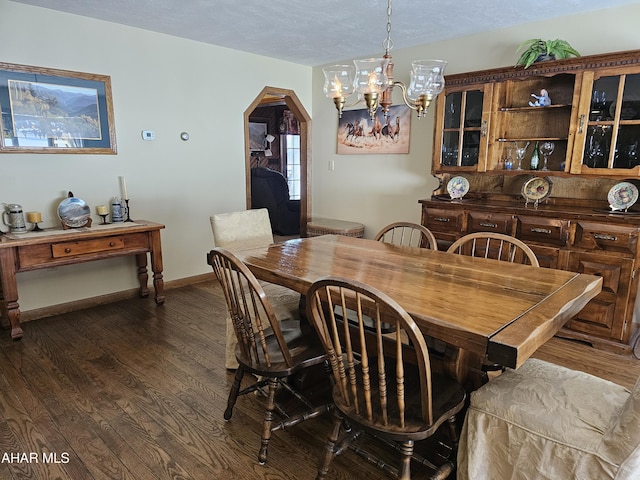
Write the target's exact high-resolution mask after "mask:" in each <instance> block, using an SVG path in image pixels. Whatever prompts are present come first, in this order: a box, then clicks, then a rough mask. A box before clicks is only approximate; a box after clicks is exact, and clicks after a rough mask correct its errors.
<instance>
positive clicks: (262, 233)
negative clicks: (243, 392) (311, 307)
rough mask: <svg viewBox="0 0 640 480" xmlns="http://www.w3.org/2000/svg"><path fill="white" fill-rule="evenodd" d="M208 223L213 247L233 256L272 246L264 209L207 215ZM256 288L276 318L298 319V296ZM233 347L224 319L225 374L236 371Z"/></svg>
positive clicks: (272, 288) (271, 288)
mask: <svg viewBox="0 0 640 480" xmlns="http://www.w3.org/2000/svg"><path fill="white" fill-rule="evenodd" d="M209 219H210V221H211V230H212V232H213V241H214V246H216V247H222V248H225V249H226V250H229V251H231V252H234V251H237V250H242V249H249V248H256V247H266V246H268V245H271V244H272V243H273V233H272V232H271V222H270V221H269V212H268V211H267V209H266V208H259V209H251V210H241V211H238V212H225V213H217V214H215V215H211V217H210V218H209ZM260 285H261V286H262V288H263V289H264V290H265V292H266V293H267V295H268V296H269V299H270V300H271V305H272V306H273V308H274V309H275V311H276V315H277V316H278V317H279V318H280V317H291V318H294V319H297V318H299V312H298V310H299V304H300V294H299V293H297V292H294V291H293V290H291V289H288V288H286V287H283V286H281V285H274V284H272V283H268V282H260ZM235 346H236V335H235V332H234V330H233V325H232V324H231V318H230V317H227V322H226V353H225V367H226V368H227V369H229V370H234V369H236V368H238V362H237V361H236V354H235Z"/></svg>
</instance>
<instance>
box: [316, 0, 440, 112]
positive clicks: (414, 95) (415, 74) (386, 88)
mask: <svg viewBox="0 0 640 480" xmlns="http://www.w3.org/2000/svg"><path fill="white" fill-rule="evenodd" d="M383 47H384V49H385V54H384V56H383V57H381V58H366V59H359V60H354V61H353V63H354V65H353V66H352V65H332V66H329V67H324V68H323V69H322V71H323V73H324V79H325V80H324V93H325V95H326V96H327V97H328V98H331V99H333V103H334V104H335V106H336V109H337V110H338V115H339V116H340V117H341V116H342V111H343V109H344V108H345V107H352V106H355V105H357V104H358V103H360V102H364V103H365V105H366V107H367V110H368V111H369V116H370V117H371V118H372V119H373V118H375V115H376V112H377V110H378V108H380V107H382V112H383V114H384V115H385V116H387V115H388V114H389V108H390V107H391V105H392V99H391V97H392V94H393V88H394V87H399V88H400V89H401V91H402V99H403V101H404V103H405V105H407V106H408V107H409V108H411V109H413V110H415V111H416V112H417V116H418V118H421V117H422V115H423V114H424V113H425V112H426V111H427V109H428V107H429V105H430V104H431V102H432V101H433V99H434V98H435V97H436V96H437V95H438V94H439V93H440V92H442V90H443V89H444V70H445V68H446V66H447V62H446V61H444V60H417V61H414V62H413V63H412V64H411V78H410V81H409V86H408V87H406V86H405V84H403V83H402V82H398V81H394V80H393V63H392V62H391V53H390V51H391V48H393V42H392V41H391V0H388V4H387V38H386V40H385V41H384V42H383ZM354 93H356V94H357V99H356V100H355V101H354V102H353V103H352V104H350V105H347V104H346V103H347V98H348V97H349V96H351V95H353V94H354Z"/></svg>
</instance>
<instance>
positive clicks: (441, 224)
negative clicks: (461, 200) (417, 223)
mask: <svg viewBox="0 0 640 480" xmlns="http://www.w3.org/2000/svg"><path fill="white" fill-rule="evenodd" d="M424 220H425V226H426V227H427V228H428V229H429V230H431V231H432V232H434V233H435V232H443V233H455V234H459V233H460V232H461V231H462V224H463V220H464V212H460V211H451V210H444V209H440V208H427V209H426V212H425V218H424Z"/></svg>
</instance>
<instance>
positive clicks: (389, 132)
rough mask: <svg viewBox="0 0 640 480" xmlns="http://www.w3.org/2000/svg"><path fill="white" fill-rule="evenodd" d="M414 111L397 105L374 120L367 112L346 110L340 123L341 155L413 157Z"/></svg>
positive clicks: (339, 141) (339, 146)
mask: <svg viewBox="0 0 640 480" xmlns="http://www.w3.org/2000/svg"><path fill="white" fill-rule="evenodd" d="M410 133H411V109H410V108H409V107H407V106H406V105H396V106H393V107H391V108H390V109H389V116H388V117H386V118H385V117H384V115H383V114H382V110H380V109H378V112H377V113H376V117H375V119H374V120H371V117H370V116H369V112H368V111H367V110H366V109H360V110H345V111H344V112H343V113H342V118H341V119H340V120H339V122H338V151H337V153H338V154H342V155H357V154H371V153H409V143H410V140H411V138H410Z"/></svg>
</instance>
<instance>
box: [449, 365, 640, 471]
mask: <svg viewBox="0 0 640 480" xmlns="http://www.w3.org/2000/svg"><path fill="white" fill-rule="evenodd" d="M467 479H468V480H483V479H486V480H516V479H527V480H529V479H531V480H533V479H536V480H538V479H549V480H571V479H579V480H604V479H618V480H638V479H640V379H639V380H638V382H637V383H636V385H635V387H634V389H633V390H632V391H631V392H629V391H628V390H627V389H625V388H623V387H621V386H619V385H616V384H614V383H612V382H608V381H606V380H602V379H600V378H597V377H594V376H592V375H588V374H586V373H583V372H577V371H574V370H569V369H567V368H564V367H560V366H557V365H553V364H550V363H547V362H543V361H541V360H535V359H530V360H527V362H525V364H524V365H523V366H522V367H520V368H519V369H517V370H508V371H506V372H505V373H503V374H502V375H500V376H499V377H498V378H495V379H493V380H491V381H490V382H489V383H487V384H486V385H484V386H483V387H481V388H480V389H478V390H477V391H475V392H473V393H472V394H471V401H470V407H469V410H468V412H467V416H466V418H465V422H464V427H463V431H462V436H461V439H460V447H459V450H458V480H467Z"/></svg>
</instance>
